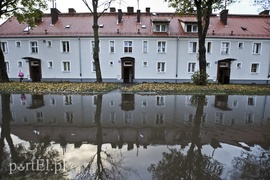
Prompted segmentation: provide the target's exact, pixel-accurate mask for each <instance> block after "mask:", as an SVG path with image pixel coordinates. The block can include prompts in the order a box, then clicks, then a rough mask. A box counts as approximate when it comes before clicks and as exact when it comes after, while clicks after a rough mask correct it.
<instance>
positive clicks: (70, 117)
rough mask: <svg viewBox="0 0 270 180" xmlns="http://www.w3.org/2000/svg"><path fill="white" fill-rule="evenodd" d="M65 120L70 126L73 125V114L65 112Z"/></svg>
mask: <svg viewBox="0 0 270 180" xmlns="http://www.w3.org/2000/svg"><path fill="white" fill-rule="evenodd" d="M65 120H66V122H67V123H68V124H73V113H72V112H65Z"/></svg>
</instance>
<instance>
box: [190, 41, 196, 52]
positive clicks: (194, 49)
mask: <svg viewBox="0 0 270 180" xmlns="http://www.w3.org/2000/svg"><path fill="white" fill-rule="evenodd" d="M188 52H189V53H197V42H189V43H188Z"/></svg>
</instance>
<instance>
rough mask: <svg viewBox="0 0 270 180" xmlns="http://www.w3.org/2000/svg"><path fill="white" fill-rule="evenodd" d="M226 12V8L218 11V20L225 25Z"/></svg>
mask: <svg viewBox="0 0 270 180" xmlns="http://www.w3.org/2000/svg"><path fill="white" fill-rule="evenodd" d="M228 13H229V10H228V9H224V10H222V11H221V12H220V20H221V21H222V22H223V24H224V25H227V19H228Z"/></svg>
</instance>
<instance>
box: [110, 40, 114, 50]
mask: <svg viewBox="0 0 270 180" xmlns="http://www.w3.org/2000/svg"><path fill="white" fill-rule="evenodd" d="M114 49H115V47H114V41H110V53H114Z"/></svg>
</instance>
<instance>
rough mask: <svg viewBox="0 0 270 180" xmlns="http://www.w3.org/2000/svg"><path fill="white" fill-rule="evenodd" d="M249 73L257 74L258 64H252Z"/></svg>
mask: <svg viewBox="0 0 270 180" xmlns="http://www.w3.org/2000/svg"><path fill="white" fill-rule="evenodd" d="M250 72H251V73H255V74H257V73H259V63H252V64H251V69H250Z"/></svg>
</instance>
